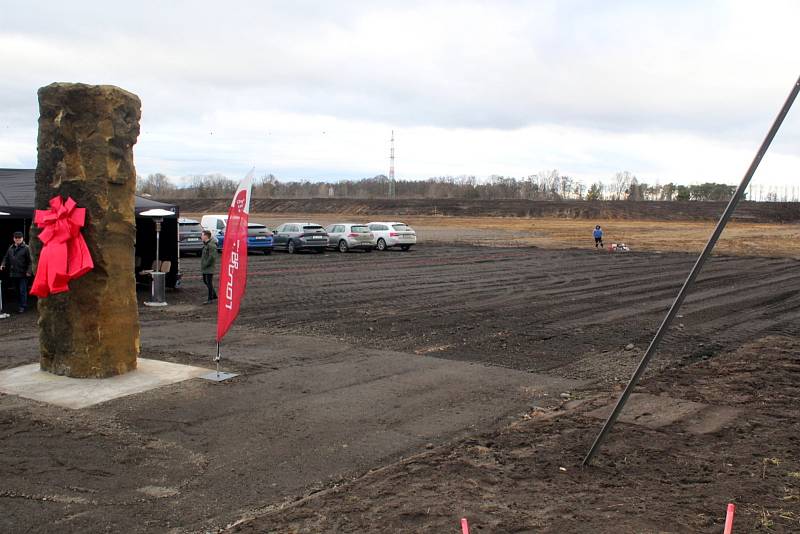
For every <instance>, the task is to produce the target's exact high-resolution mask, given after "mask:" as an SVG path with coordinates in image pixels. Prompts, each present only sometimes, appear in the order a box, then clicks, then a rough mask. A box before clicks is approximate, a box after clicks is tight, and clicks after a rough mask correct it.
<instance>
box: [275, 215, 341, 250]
mask: <svg viewBox="0 0 800 534" xmlns="http://www.w3.org/2000/svg"><path fill="white" fill-rule="evenodd" d="M274 239H275V248H279V249H283V250H285V251H286V252H288V253H289V254H293V253H295V252H297V251H298V250H313V251H315V252H317V253H319V254H322V253H323V252H325V247H327V246H328V234H327V233H326V232H325V229H324V228H323V227H322V226H320V225H319V224H316V223H312V222H287V223H283V224H282V225H280V226H278V227H277V228H276V229H275V238H274Z"/></svg>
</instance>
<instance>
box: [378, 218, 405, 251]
mask: <svg viewBox="0 0 800 534" xmlns="http://www.w3.org/2000/svg"><path fill="white" fill-rule="evenodd" d="M367 226H369V230H370V232H372V235H373V236H374V240H375V241H374V242H375V248H376V249H378V250H381V251H383V250H386V249H387V248H389V247H400V248H401V249H402V250H408V249H410V248H411V246H412V245H416V244H417V233H416V232H415V231H414V229H413V228H411V227H410V226H409V225H407V224H406V223H401V222H371V223H369V224H368V225H367Z"/></svg>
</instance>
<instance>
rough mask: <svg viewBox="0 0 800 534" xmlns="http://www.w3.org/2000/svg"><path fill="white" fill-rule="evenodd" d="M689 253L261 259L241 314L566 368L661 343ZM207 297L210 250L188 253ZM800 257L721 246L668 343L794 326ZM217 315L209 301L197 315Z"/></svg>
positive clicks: (379, 342)
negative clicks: (656, 339)
mask: <svg viewBox="0 0 800 534" xmlns="http://www.w3.org/2000/svg"><path fill="white" fill-rule="evenodd" d="M694 260H695V256H694V255H692V254H683V253H670V254H667V253H628V254H624V255H623V254H609V253H606V252H598V251H596V250H594V249H590V250H542V249H536V248H513V249H508V248H483V247H475V246H468V245H455V246H443V245H425V246H419V247H417V248H415V249H412V251H411V252H408V253H403V252H385V253H378V252H373V253H371V254H363V253H349V254H339V253H335V252H329V253H327V254H325V255H311V254H300V255H291V256H290V255H287V254H281V253H275V254H272V255H271V256H255V255H254V256H251V257H250V270H249V276H248V292H247V297H246V299H245V301H244V303H243V305H242V310H241V314H240V318H239V324H240V325H243V326H245V327H247V328H252V329H256V330H266V331H275V332H278V333H301V334H304V335H312V336H333V337H337V338H340V339H343V340H345V341H347V342H351V343H356V344H359V345H362V346H369V347H375V348H386V349H392V350H400V351H405V352H409V353H414V352H417V353H426V354H430V355H434V356H437V357H442V358H450V359H457V360H467V361H480V362H484V363H489V364H494V365H501V366H506V367H512V368H516V369H523V370H535V371H544V370H554V369H557V368H559V367H561V366H567V365H571V364H573V363H574V362H575V361H578V360H581V359H582V358H584V357H589V356H587V354H588V355H590V356H591V357H594V358H597V357H600V356H598V354H602V353H603V352H604V351H605V352H609V351H620V350H621V349H622V348H623V347H624V346H625V345H626V344H628V343H635V344H637V345H641V344H644V343H646V342H647V341H649V339H650V337H651V336H652V334H653V332H654V331H655V329H656V327H657V326H658V324H659V322H660V321H661V319H662V317H663V315H664V313H665V311H666V309H667V308H668V307H669V305H670V304H671V303H672V300H673V299H674V297H675V295H676V294H677V291H678V289H679V287H680V285H681V284H682V283H683V280H684V278H685V277H686V275H687V274H688V272H689V269H690V268H691V266H692V264H693V262H694ZM181 265H182V269H183V271H184V274H185V276H184V281H185V290H184V291H183V294H182V295H180V296H178V297H177V298H178V300H180V299H182V298H185V297H184V296H188V295H189V294H192V293H193V294H194V295H198V294H201V291H202V284H201V282H200V281H199V272H198V261H197V260H196V259H193V258H190V259H184V260H182V263H181ZM798 266H800V264H799V263H798V262H797V261H796V260H791V259H780V258H777V259H776V258H742V257H715V258H713V260H712V261H711V262H710V263H709V264H708V266H707V267H706V269H705V271H704V272H703V273H701V275H700V277H699V278H698V280H697V282H696V284H695V286H694V287H693V289H692V291H691V293H690V294H689V296H688V298H687V301H686V303H685V304H684V307H683V309H682V311H681V318H679V319H678V321H676V324H675V326H674V328H673V329H672V330H671V331H670V332H669V333H668V336H667V343H665V344H664V346H663V347H662V349H661V351H660V353H661V354H662V355H663V356H664V357H665V358H671V359H677V358H682V357H689V356H691V355H692V353H693V352H694V351H696V350H697V347H698V345H699V344H700V343H703V344H704V345H706V346H709V345H713V346H715V347H719V348H722V349H728V348H735V347H736V346H738V345H740V344H741V343H742V342H744V341H747V340H749V339H751V338H753V337H757V336H760V335H763V334H767V333H781V334H788V335H796V334H798V333H800V329H798V321H797V317H798V315H800V270H798V269H797V268H798ZM795 273H797V274H795ZM198 315H199V316H203V315H209V316H211V315H213V313H212V312H211V310H205V309H198V311H196V312H195V311H190V312H187V313H186V314H184V316H185V317H187V318H189V317H194V316H198Z"/></svg>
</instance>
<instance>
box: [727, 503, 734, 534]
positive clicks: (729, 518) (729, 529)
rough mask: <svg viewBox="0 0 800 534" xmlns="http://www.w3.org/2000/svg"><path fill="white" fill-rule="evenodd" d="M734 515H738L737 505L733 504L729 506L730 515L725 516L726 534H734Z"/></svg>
mask: <svg viewBox="0 0 800 534" xmlns="http://www.w3.org/2000/svg"><path fill="white" fill-rule="evenodd" d="M734 513H736V505H735V504H733V503H730V504H728V514H727V515H726V516H725V534H732V532H733V514H734Z"/></svg>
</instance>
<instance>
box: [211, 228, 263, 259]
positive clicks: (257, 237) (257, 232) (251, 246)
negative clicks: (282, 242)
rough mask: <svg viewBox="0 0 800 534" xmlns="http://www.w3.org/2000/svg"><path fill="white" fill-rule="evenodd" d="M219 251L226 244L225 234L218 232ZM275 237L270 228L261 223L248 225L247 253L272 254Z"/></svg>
mask: <svg viewBox="0 0 800 534" xmlns="http://www.w3.org/2000/svg"><path fill="white" fill-rule="evenodd" d="M216 238H217V250H218V251H220V252H221V251H222V247H223V245H224V244H225V232H224V231H222V232H218V233H217V235H216ZM272 247H273V236H272V232H271V231H270V229H269V228H267V227H266V226H265V225H263V224H261V223H247V251H248V252H263V253H264V254H272Z"/></svg>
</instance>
